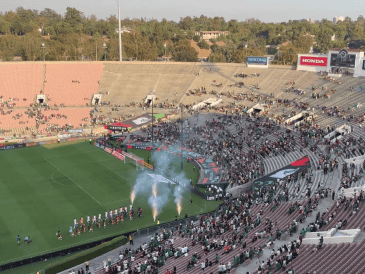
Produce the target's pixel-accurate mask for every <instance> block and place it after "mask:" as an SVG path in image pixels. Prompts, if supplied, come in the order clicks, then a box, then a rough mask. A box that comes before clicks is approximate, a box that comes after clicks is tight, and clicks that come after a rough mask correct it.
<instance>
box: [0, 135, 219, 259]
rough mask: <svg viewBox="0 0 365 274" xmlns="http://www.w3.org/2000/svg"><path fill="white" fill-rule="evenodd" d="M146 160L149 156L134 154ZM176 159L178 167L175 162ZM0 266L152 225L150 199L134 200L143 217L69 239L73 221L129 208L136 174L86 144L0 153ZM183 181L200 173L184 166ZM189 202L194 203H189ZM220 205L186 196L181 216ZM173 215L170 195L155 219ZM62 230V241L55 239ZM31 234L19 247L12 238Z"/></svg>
mask: <svg viewBox="0 0 365 274" xmlns="http://www.w3.org/2000/svg"><path fill="white" fill-rule="evenodd" d="M133 153H135V154H136V155H139V156H141V157H147V156H148V155H149V154H150V152H146V151H133ZM179 161H180V160H179V159H177V162H176V164H177V163H179ZM0 165H1V176H0V246H1V249H0V250H1V251H0V254H1V255H0V265H2V264H5V263H8V262H11V261H17V260H21V259H25V258H29V257H33V256H37V255H41V254H45V253H49V252H52V251H56V250H61V249H64V248H67V247H70V246H76V245H79V244H83V243H87V242H91V241H94V240H98V239H102V238H105V237H107V236H112V235H117V234H121V233H127V232H130V231H134V230H136V229H141V228H145V227H149V226H153V225H155V223H154V221H153V218H152V211H151V208H150V206H149V205H148V203H147V200H148V196H146V195H141V196H137V197H136V200H135V202H134V208H137V207H138V206H139V207H142V208H143V216H142V217H141V218H138V217H137V216H136V217H135V218H134V219H133V220H132V221H130V220H125V221H124V223H123V224H119V225H114V226H111V225H108V226H107V227H106V228H105V229H98V228H94V232H93V233H88V232H87V233H85V234H83V233H82V235H80V236H77V237H74V238H72V237H70V236H69V233H68V227H69V226H70V225H73V219H74V218H77V219H79V218H80V217H81V216H83V217H84V218H86V216H87V215H90V216H92V215H94V214H95V215H98V214H99V213H100V214H102V216H104V212H105V211H107V210H110V209H114V208H117V207H119V206H127V207H129V205H130V200H129V195H130V191H131V188H132V187H133V185H134V183H135V178H136V176H137V170H136V168H135V166H134V165H132V164H124V163H123V162H121V161H119V160H118V159H116V158H114V157H113V156H111V155H109V154H107V153H106V152H104V151H103V150H101V149H99V148H96V147H94V146H92V145H90V144H89V143H88V142H83V143H78V144H72V145H68V146H61V147H56V148H52V149H49V148H45V147H42V146H38V147H29V148H22V149H15V150H7V151H1V152H0ZM184 170H186V173H187V177H188V178H192V180H193V181H194V182H195V181H196V180H197V179H198V177H199V174H198V172H197V171H194V170H193V167H192V165H191V164H187V163H185V165H184ZM190 198H192V199H193V204H190V203H189V202H188V200H189V199H190ZM218 205H219V202H211V201H209V202H207V201H205V200H204V199H202V198H200V197H199V196H197V195H195V194H192V193H186V194H185V195H184V199H183V206H182V207H183V210H182V213H181V217H183V216H184V215H185V214H186V213H187V214H188V215H189V216H191V215H197V214H200V213H203V212H209V211H212V210H214V209H216V208H217V206H218ZM175 215H177V212H176V206H175V204H174V202H173V197H172V195H171V199H170V201H169V202H168V204H166V206H165V207H164V209H163V211H162V212H161V214H160V215H159V216H158V218H159V219H160V220H161V222H162V223H164V222H169V221H172V220H173V219H174V218H175ZM58 228H60V229H61V232H62V234H63V240H62V241H60V240H58V239H57V237H56V232H57V229H58ZM18 234H19V235H20V236H21V238H22V239H24V237H25V236H27V235H28V236H30V237H31V239H32V240H33V242H32V243H30V244H27V245H25V244H24V243H23V242H22V243H21V245H20V246H19V245H17V243H16V236H17V235H18Z"/></svg>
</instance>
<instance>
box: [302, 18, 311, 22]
mask: <svg viewBox="0 0 365 274" xmlns="http://www.w3.org/2000/svg"><path fill="white" fill-rule="evenodd" d="M300 22H302V23H305V22H308V23H313V21H312V18H309V19H302V20H300Z"/></svg>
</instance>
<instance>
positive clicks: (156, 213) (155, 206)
mask: <svg viewBox="0 0 365 274" xmlns="http://www.w3.org/2000/svg"><path fill="white" fill-rule="evenodd" d="M157 215H158V209H157V205H156V204H153V207H152V216H153V221H154V222H156V218H157Z"/></svg>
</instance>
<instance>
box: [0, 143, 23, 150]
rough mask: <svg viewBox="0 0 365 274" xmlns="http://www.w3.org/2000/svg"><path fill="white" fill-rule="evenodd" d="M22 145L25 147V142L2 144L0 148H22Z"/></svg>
mask: <svg viewBox="0 0 365 274" xmlns="http://www.w3.org/2000/svg"><path fill="white" fill-rule="evenodd" d="M22 147H25V144H13V145H6V144H1V145H0V150H8V149H14V148H22Z"/></svg>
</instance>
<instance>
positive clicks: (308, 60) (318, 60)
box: [300, 56, 327, 67]
mask: <svg viewBox="0 0 365 274" xmlns="http://www.w3.org/2000/svg"><path fill="white" fill-rule="evenodd" d="M300 65H302V66H315V67H326V66H327V57H313V56H301V57H300Z"/></svg>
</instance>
